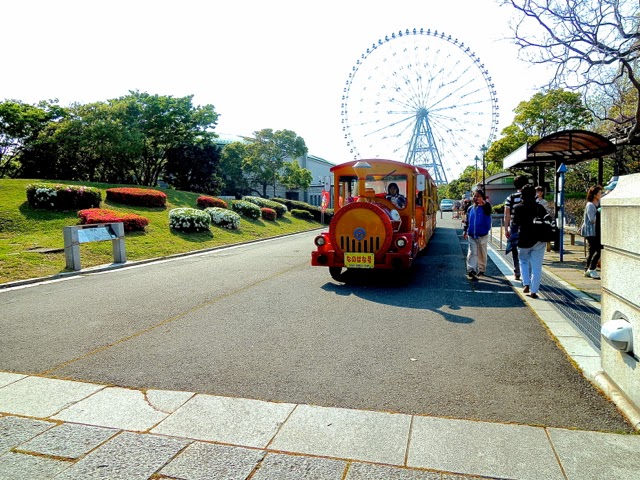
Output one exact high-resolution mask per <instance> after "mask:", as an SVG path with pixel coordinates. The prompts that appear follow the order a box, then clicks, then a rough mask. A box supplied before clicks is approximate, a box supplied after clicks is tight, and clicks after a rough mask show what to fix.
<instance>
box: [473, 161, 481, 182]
mask: <svg viewBox="0 0 640 480" xmlns="http://www.w3.org/2000/svg"><path fill="white" fill-rule="evenodd" d="M474 160H475V161H476V173H475V175H474V176H473V180H474V181H475V182H476V186H477V185H478V160H480V159H479V158H478V155H476V158H474Z"/></svg>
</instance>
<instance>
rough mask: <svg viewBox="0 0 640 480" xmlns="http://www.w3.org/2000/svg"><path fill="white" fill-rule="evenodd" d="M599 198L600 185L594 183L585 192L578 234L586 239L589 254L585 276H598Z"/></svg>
mask: <svg viewBox="0 0 640 480" xmlns="http://www.w3.org/2000/svg"><path fill="white" fill-rule="evenodd" d="M600 198H602V187H601V186H600V185H596V186H594V187H591V188H590V189H589V191H588V192H587V205H586V207H585V209H584V217H583V219H582V226H581V227H580V234H581V235H582V236H583V237H584V238H585V239H586V241H587V245H589V255H588V256H587V265H586V269H585V272H584V276H585V277H590V278H596V279H597V278H600V275H599V274H598V270H597V268H598V262H599V261H600V252H601V250H602V243H601V241H600Z"/></svg>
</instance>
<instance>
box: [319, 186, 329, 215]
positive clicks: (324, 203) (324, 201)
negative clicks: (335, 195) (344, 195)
mask: <svg viewBox="0 0 640 480" xmlns="http://www.w3.org/2000/svg"><path fill="white" fill-rule="evenodd" d="M328 206H329V192H327V191H326V190H323V191H322V203H321V205H320V209H321V210H322V211H323V212H324V211H325V210H326V209H327V207H328Z"/></svg>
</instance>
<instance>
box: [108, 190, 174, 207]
mask: <svg viewBox="0 0 640 480" xmlns="http://www.w3.org/2000/svg"><path fill="white" fill-rule="evenodd" d="M107 200H109V201H111V202H117V203H123V204H125V205H134V206H137V207H165V206H166V205H167V195H166V194H165V193H163V192H161V191H159V190H153V189H150V188H132V187H122V188H109V189H107Z"/></svg>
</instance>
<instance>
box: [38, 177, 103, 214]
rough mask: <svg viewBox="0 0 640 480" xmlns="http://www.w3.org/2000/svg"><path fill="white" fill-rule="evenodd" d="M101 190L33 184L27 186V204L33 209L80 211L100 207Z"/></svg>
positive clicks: (75, 186)
mask: <svg viewBox="0 0 640 480" xmlns="http://www.w3.org/2000/svg"><path fill="white" fill-rule="evenodd" d="M101 200H102V194H101V193H100V190H98V189H97V188H94V187H85V186H83V185H63V184H60V183H58V184H50V183H32V184H30V185H27V202H29V205H30V206H31V207H33V208H46V209H48V210H78V209H80V208H93V207H99V206H100V201H101Z"/></svg>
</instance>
